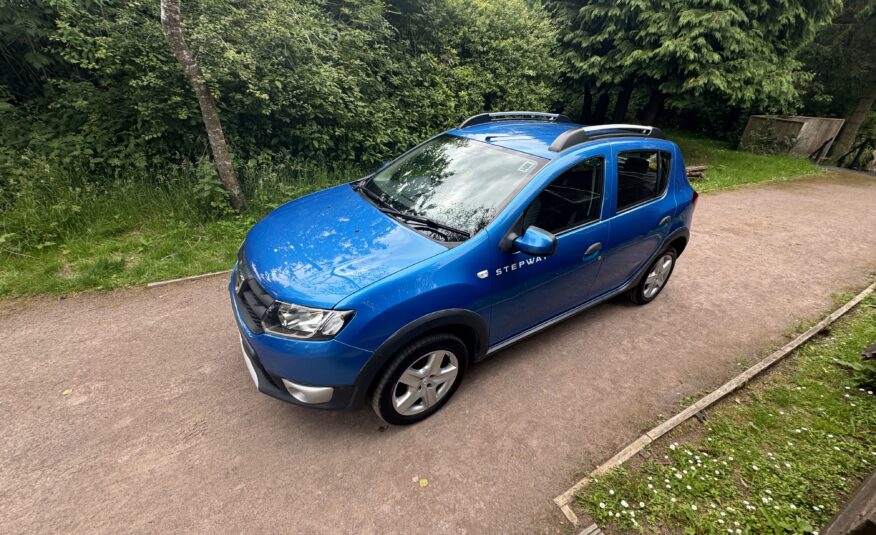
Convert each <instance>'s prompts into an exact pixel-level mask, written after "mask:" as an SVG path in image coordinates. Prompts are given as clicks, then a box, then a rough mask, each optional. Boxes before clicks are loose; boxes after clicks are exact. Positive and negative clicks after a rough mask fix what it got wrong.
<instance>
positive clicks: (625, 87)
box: [612, 80, 633, 123]
mask: <svg viewBox="0 0 876 535" xmlns="http://www.w3.org/2000/svg"><path fill="white" fill-rule="evenodd" d="M632 96H633V82H632V80H628V81H626V82H624V83H623V84H621V89H620V92H619V93H618V94H617V102H615V104H614V114H613V115H612V120H613V121H614V122H616V123H622V122H624V119H626V118H627V109H628V108H629V107H630V97H632Z"/></svg>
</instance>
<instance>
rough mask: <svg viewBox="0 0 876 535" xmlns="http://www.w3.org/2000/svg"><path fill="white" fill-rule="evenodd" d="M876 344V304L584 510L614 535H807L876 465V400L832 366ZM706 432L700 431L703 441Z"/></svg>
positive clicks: (601, 481)
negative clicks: (662, 533)
mask: <svg viewBox="0 0 876 535" xmlns="http://www.w3.org/2000/svg"><path fill="white" fill-rule="evenodd" d="M874 339H876V299H874V298H872V297H871V298H870V299H868V300H866V301H865V302H864V303H862V304H861V305H860V308H859V309H858V311H856V312H855V313H853V315H852V316H851V317H850V318H849V319H847V320H843V321H842V322H841V323H839V324H837V326H835V328H834V329H833V330H832V332H831V336H830V338H829V339H824V340H822V341H819V342H810V343H809V344H807V345H805V346H804V347H803V348H802V349H801V350H799V351H798V352H797V353H795V355H793V356H791V357H789V358H790V359H791V360H790V362H789V365H790V369H789V370H787V371H785V372H782V373H777V374H774V375H772V376H770V377H769V378H767V379H765V381H764V383H763V384H760V385H757V386H750V387H748V389H747V390H746V391H745V392H743V393H741V394H740V395H738V396H737V397H736V399H735V401H734V402H727V403H725V404H724V405H723V406H721V407H720V408H718V409H717V410H716V411H714V412H713V413H711V414H710V415H709V418H708V419H707V420H706V424H705V430H704V431H703V432H702V433H701V434H702V438H700V437H699V436H697V437H693V438H689V439H686V440H685V439H682V438H679V439H678V440H679V441H678V442H672V443H671V444H669V445H665V446H662V447H660V448H654V450H655V451H653V453H655V457H656V458H657V459H661V460H649V461H646V462H644V463H643V464H642V466H640V467H637V468H630V467H624V468H621V469H619V470H616V471H613V472H611V473H609V474H607V475H606V476H605V477H600V478H598V480H597V481H594V483H593V484H592V485H591V486H590V487H589V488H588V489H586V491H585V494H584V495H583V496H581V497H579V498H580V503H581V504H582V505H583V506H584V507H585V509H586V510H587V512H588V513H589V514H590V515H592V516H593V517H594V518H596V519H597V521H598V522H599V524H600V525H601V526H603V527H604V528H605V527H607V528H611V529H612V530H613V531H614V530H618V531H624V532H630V531H637V532H642V533H650V532H653V531H655V529H656V528H658V527H659V530H660V531H667V532H673V533H674V532H681V531H684V532H685V533H804V532H809V531H813V530H814V529H816V528H818V527H820V526H823V525H824V524H825V523H826V522H827V521H828V520H829V519H830V518H831V516H832V515H833V514H834V513H835V512H836V510H837V509H838V507H839V506H840V505H841V503H842V501H843V498H844V496H845V495H846V494H847V493H848V492H850V491H851V490H852V489H853V488H854V487H855V484H856V481H857V480H859V479H860V478H862V477H865V476H866V475H867V474H868V473H869V472H870V471H871V470H872V469H873V468H874V466H876V396H874V395H873V391H872V390H870V391H867V390H866V389H859V388H857V386H856V384H855V383H854V379H853V378H852V377H851V375H850V374H849V373H848V371H847V370H845V369H844V368H841V367H838V366H833V365H832V364H831V363H832V362H833V361H835V360H836V361H840V362H843V363H852V362H855V361H856V360H857V359H858V358H859V357H858V353H859V352H860V350H861V348H862V347H865V346H866V345H868V344H869V343H872V342H871V341H872V340H874ZM697 435H699V433H698V434H697Z"/></svg>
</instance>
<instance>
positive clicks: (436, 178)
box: [364, 134, 546, 235]
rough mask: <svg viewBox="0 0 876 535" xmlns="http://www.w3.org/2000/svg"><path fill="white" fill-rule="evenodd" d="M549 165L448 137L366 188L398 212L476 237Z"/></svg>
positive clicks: (434, 141) (413, 153)
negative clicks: (506, 202)
mask: <svg viewBox="0 0 876 535" xmlns="http://www.w3.org/2000/svg"><path fill="white" fill-rule="evenodd" d="M545 163H546V160H544V159H543V158H538V157H536V156H532V155H529V154H525V153H522V152H517V151H513V150H510V149H505V148H501V147H496V146H493V145H490V144H488V143H484V142H481V141H475V140H473V139H468V138H463V137H457V136H452V135H449V134H444V135H441V136H438V137H436V138H434V139H432V140H431V141H428V142H427V143H424V144H423V145H420V146H419V147H417V148H415V149H414V150H412V151H410V152H409V153H407V154H405V155H404V156H402V157H401V158H399V159H398V160H396V161H394V162H393V163H392V164H390V165H389V166H387V167H386V168H385V169H382V170H381V171H379V172H378V173H377V174H375V175H374V176H373V177H372V178H371V180H369V181H368V182H367V184H365V186H364V187H365V188H366V189H367V190H368V191H369V192H370V193H372V194H374V195H376V196H378V197H379V198H380V199H381V200H382V201H383V202H384V203H385V204H387V205H388V206H389V207H390V208H392V209H394V210H397V211H399V212H403V213H405V214H411V215H415V216H419V217H422V218H428V219H430V220H432V221H434V222H436V223H439V224H442V225H446V226H448V227H452V228H455V229H459V230H462V231H465V232H466V233H468V234H469V235H474V234H475V233H476V232H478V231H480V230H481V229H483V228H484V227H485V226H486V225H487V224H488V223H489V222H490V221H492V220H493V218H494V217H495V216H496V213H497V211H498V210H499V209H501V208H502V206H503V204H504V202H505V200H506V199H507V198H508V196H509V195H511V193H513V192H514V191H515V190H516V188H518V187H519V186H520V185H522V184H523V183H524V182H525V181H526V180H528V179H529V178H531V177H532V176H533V175H534V174H535V173H536V172H537V171H538V170H539V169H541V168H542V167H543V166H544V164H545Z"/></svg>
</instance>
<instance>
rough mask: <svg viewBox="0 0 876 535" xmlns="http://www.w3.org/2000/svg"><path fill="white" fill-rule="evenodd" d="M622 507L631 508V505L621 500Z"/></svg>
mask: <svg viewBox="0 0 876 535" xmlns="http://www.w3.org/2000/svg"><path fill="white" fill-rule="evenodd" d="M621 506H622V507H624V508H627V507H629V506H630V504H628V503H627V501H626V500H621Z"/></svg>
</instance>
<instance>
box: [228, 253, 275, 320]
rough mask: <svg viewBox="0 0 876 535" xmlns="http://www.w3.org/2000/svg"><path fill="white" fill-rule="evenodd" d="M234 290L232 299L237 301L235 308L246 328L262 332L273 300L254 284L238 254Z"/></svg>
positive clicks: (244, 261) (254, 281)
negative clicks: (263, 323)
mask: <svg viewBox="0 0 876 535" xmlns="http://www.w3.org/2000/svg"><path fill="white" fill-rule="evenodd" d="M234 288H235V292H234V299H235V300H236V301H237V308H238V310H240V316H241V318H242V319H243V322H244V323H246V326H247V328H248V329H249V330H250V331H252V332H254V333H262V332H264V327H263V326H262V322H263V321H264V319H265V314H266V313H267V312H268V309H270V308H271V305H272V304H274V298H273V297H271V296H270V295H268V293H267V292H265V291H264V290H263V289H262V287H261V286H259V284H258V283H257V282H256V280H255V277H254V276H253V274H252V272H251V271H250V269H249V266H248V265H247V264H246V259H245V258H244V257H243V254H242V253H240V254H238V257H237V276H236V279H235V281H234Z"/></svg>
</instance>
